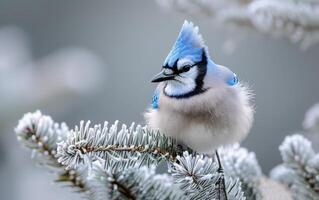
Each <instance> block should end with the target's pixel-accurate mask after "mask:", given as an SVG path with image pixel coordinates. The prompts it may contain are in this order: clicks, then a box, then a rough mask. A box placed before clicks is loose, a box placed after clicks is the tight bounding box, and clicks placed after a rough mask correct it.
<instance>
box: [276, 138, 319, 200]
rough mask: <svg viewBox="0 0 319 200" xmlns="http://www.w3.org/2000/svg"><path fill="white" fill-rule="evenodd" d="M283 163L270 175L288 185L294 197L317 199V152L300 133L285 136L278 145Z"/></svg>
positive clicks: (318, 194) (318, 184)
mask: <svg viewBox="0 0 319 200" xmlns="http://www.w3.org/2000/svg"><path fill="white" fill-rule="evenodd" d="M279 150H280V153H281V156H282V159H283V164H281V165H279V166H277V167H276V168H274V169H273V170H272V171H271V174H270V176H271V177H272V178H273V179H275V180H278V181H280V182H282V183H284V184H285V185H287V186H288V187H289V189H290V190H291V191H292V192H291V193H292V195H293V197H294V199H304V200H312V199H319V179H318V174H319V154H315V152H314V150H313V148H312V146H311V142H310V141H309V140H308V139H306V138H305V137H303V136H302V135H298V134H295V135H292V136H287V137H286V138H285V140H284V142H283V143H282V144H281V146H280V147H279Z"/></svg>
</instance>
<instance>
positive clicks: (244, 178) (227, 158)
mask: <svg viewBox="0 0 319 200" xmlns="http://www.w3.org/2000/svg"><path fill="white" fill-rule="evenodd" d="M218 152H219V154H220V156H221V161H222V164H223V168H224V171H225V173H226V174H227V175H228V176H230V177H232V178H234V179H236V178H238V179H239V180H240V182H241V185H242V190H243V192H244V194H245V197H246V199H247V200H260V199H262V196H261V190H260V181H261V177H262V172H261V168H260V166H259V164H258V161H257V159H256V155H255V154H254V153H253V152H248V150H247V149H245V148H243V147H240V146H239V144H235V145H231V146H227V147H224V148H220V149H219V150H218Z"/></svg>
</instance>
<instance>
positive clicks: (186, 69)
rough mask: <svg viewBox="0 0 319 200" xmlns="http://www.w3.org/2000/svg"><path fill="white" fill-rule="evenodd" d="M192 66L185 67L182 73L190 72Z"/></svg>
mask: <svg viewBox="0 0 319 200" xmlns="http://www.w3.org/2000/svg"><path fill="white" fill-rule="evenodd" d="M191 67H192V66H191V65H185V66H184V67H183V68H182V72H188V71H189V70H190V69H191Z"/></svg>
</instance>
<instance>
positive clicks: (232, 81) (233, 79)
mask: <svg viewBox="0 0 319 200" xmlns="http://www.w3.org/2000/svg"><path fill="white" fill-rule="evenodd" d="M227 83H228V85H230V86H233V85H236V84H237V83H238V78H237V75H236V74H235V73H234V74H233V76H232V77H231V78H230V79H228V80H227Z"/></svg>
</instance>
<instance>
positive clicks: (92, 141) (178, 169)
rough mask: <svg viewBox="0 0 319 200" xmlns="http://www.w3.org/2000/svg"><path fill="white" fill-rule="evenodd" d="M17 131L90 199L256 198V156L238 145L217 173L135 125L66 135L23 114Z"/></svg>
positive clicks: (44, 119)
mask: <svg viewBox="0 0 319 200" xmlns="http://www.w3.org/2000/svg"><path fill="white" fill-rule="evenodd" d="M16 132H17V135H18V138H20V141H21V142H22V143H23V144H25V146H27V147H29V148H31V149H33V150H34V151H35V152H36V153H37V154H41V155H43V158H42V157H41V160H40V161H41V162H42V163H43V164H44V165H46V166H54V167H55V168H57V169H58V171H59V173H58V175H59V179H58V181H62V182H68V183H70V182H71V183H72V185H73V186H76V187H77V188H80V189H81V191H86V194H88V196H87V197H88V198H89V199H92V200H100V199H134V200H135V199H136V200H138V199H158V200H162V199H163V200H164V199H165V200H166V199H168V200H175V199H190V200H195V199H216V200H224V199H228V200H244V199H246V197H245V194H247V197H248V199H252V197H256V199H257V197H258V192H259V190H258V184H259V179H258V178H259V176H260V174H261V172H260V168H259V166H258V163H257V161H256V158H255V156H254V154H252V153H249V152H248V151H247V150H246V149H243V148H240V147H239V146H234V147H232V149H223V151H222V153H221V155H222V162H223V165H225V173H221V171H220V169H219V166H218V164H217V162H216V160H214V158H212V157H209V156H206V155H201V154H198V153H196V152H194V151H192V150H191V149H190V150H191V151H192V152H193V154H190V153H188V152H187V151H185V152H182V149H181V147H180V145H178V144H177V143H176V141H175V140H174V139H172V138H169V137H167V136H165V135H163V134H161V133H159V132H154V131H150V130H148V129H147V127H142V126H140V125H137V126H135V125H134V123H133V124H132V125H131V126H130V127H127V126H126V125H125V124H123V125H121V126H120V125H119V123H118V122H117V121H116V122H115V123H114V124H112V125H108V123H107V122H105V123H104V125H103V126H102V125H95V126H91V124H90V122H87V123H84V122H81V123H80V126H79V127H75V129H74V130H71V131H70V130H69V129H68V128H67V126H66V125H65V124H61V125H59V124H57V123H54V121H53V120H52V119H51V118H50V117H48V116H45V115H42V114H41V112H40V111H37V112H35V113H28V114H26V115H25V116H24V117H23V118H22V119H21V120H20V122H19V125H18V126H17V128H16ZM223 159H224V160H223ZM44 161H45V162H44ZM48 161H50V162H48ZM160 161H166V163H168V165H169V173H168V174H156V173H155V167H156V166H157V164H158V163H159V162H160ZM312 163H314V164H313V165H315V164H316V163H318V162H312ZM232 165H233V166H232ZM65 167H66V169H65ZM313 169H318V168H313ZM242 186H243V189H244V190H242Z"/></svg>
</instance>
